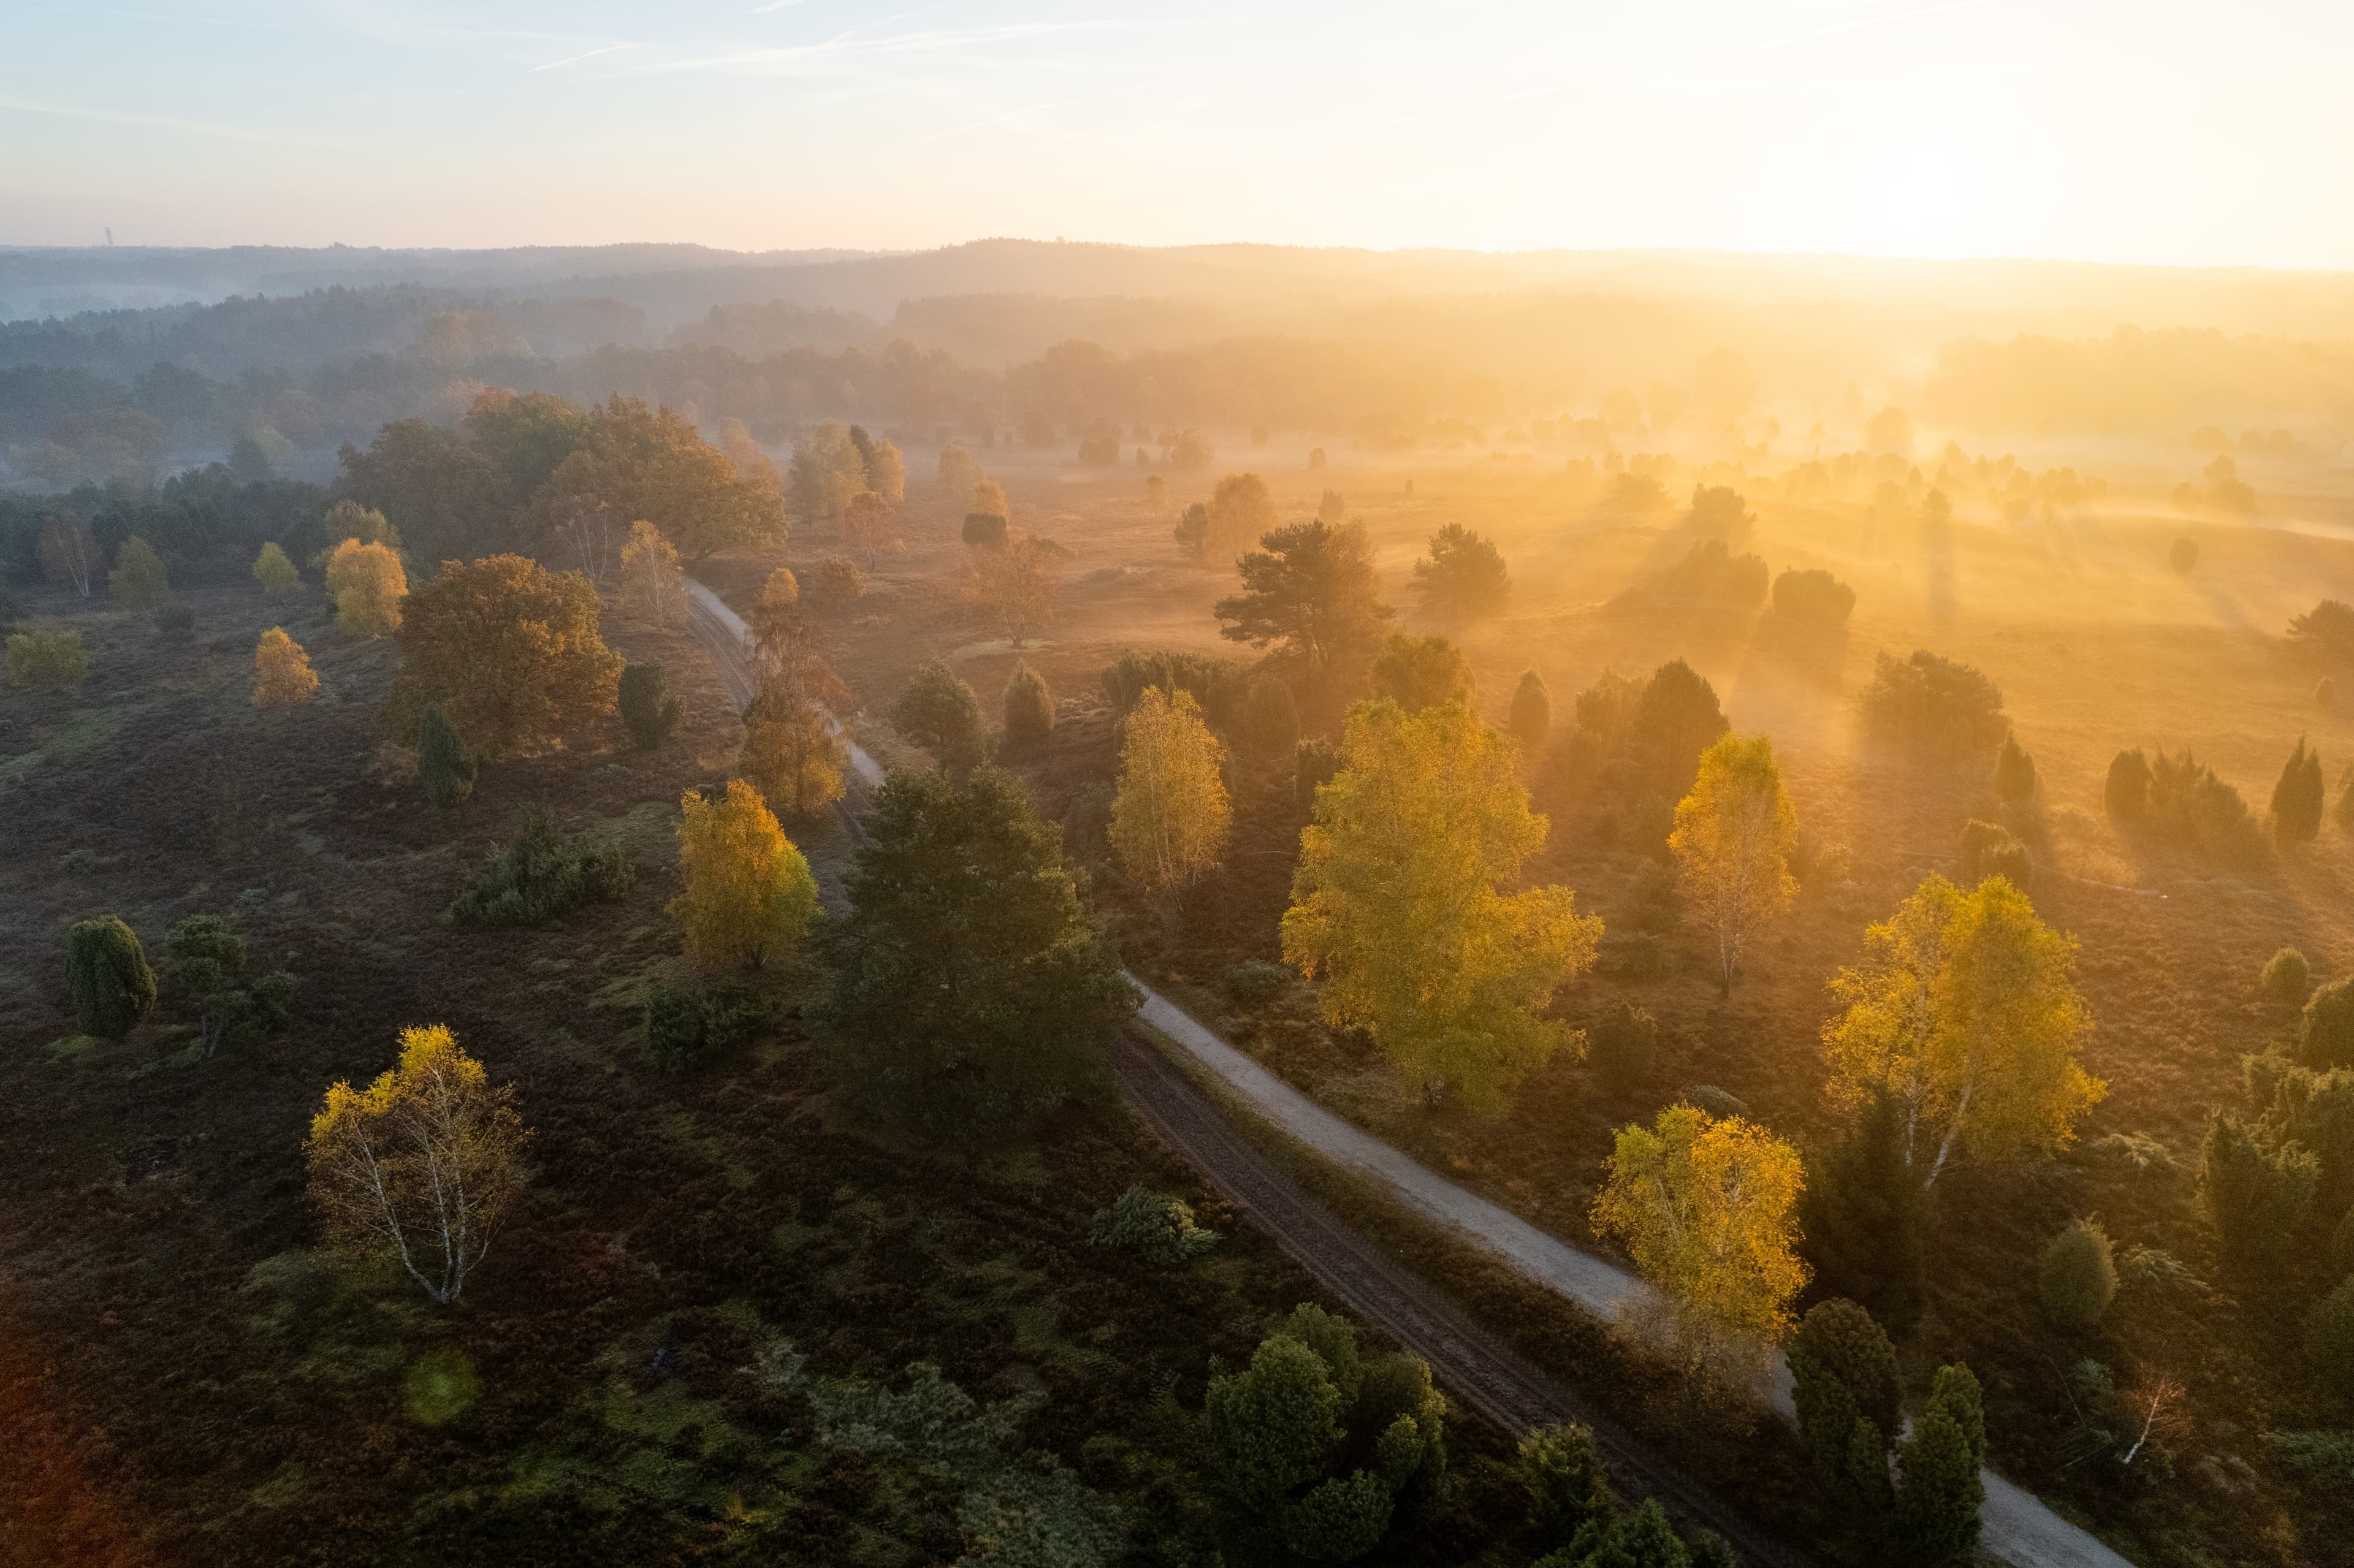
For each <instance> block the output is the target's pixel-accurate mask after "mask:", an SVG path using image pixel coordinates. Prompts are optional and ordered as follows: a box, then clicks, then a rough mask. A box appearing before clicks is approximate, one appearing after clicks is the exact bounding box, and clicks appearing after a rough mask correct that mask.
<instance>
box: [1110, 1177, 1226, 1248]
mask: <svg viewBox="0 0 2354 1568" xmlns="http://www.w3.org/2000/svg"><path fill="white" fill-rule="evenodd" d="M1218 1241H1219V1236H1218V1233H1217V1232H1215V1231H1213V1230H1204V1228H1203V1227H1201V1226H1200V1225H1197V1224H1194V1223H1193V1205H1192V1204H1190V1203H1188V1202H1185V1201H1184V1200H1182V1199H1181V1198H1172V1197H1169V1196H1167V1195H1166V1194H1165V1193H1161V1192H1152V1191H1150V1189H1148V1188H1145V1187H1141V1186H1136V1187H1130V1188H1129V1190H1128V1191H1127V1192H1122V1193H1121V1194H1120V1195H1119V1197H1118V1198H1116V1199H1114V1200H1113V1201H1112V1203H1111V1206H1110V1207H1108V1208H1104V1209H1098V1210H1097V1211H1096V1214H1095V1219H1094V1222H1093V1223H1092V1224H1089V1225H1088V1227H1087V1243H1088V1245H1091V1246H1117V1247H1124V1248H1126V1249H1127V1250H1128V1251H1129V1252H1132V1253H1135V1254H1136V1255H1138V1256H1139V1257H1141V1258H1142V1259H1144V1261H1145V1262H1147V1263H1149V1264H1150V1265H1152V1266H1154V1267H1155V1268H1178V1267H1182V1266H1183V1265H1185V1264H1188V1263H1191V1262H1193V1259H1195V1258H1197V1257H1199V1256H1201V1255H1203V1254H1204V1253H1205V1252H1207V1251H1209V1250H1210V1249H1211V1248H1212V1247H1214V1246H1215V1245H1218Z"/></svg>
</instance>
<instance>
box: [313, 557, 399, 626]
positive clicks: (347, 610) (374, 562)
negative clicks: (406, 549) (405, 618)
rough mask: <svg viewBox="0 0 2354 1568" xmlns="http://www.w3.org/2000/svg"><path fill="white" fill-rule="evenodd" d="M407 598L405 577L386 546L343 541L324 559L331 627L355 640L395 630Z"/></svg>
mask: <svg viewBox="0 0 2354 1568" xmlns="http://www.w3.org/2000/svg"><path fill="white" fill-rule="evenodd" d="M327 597H328V598H330V599H334V601H335V624H336V625H337V626H339V627H341V628H343V629H344V630H345V631H348V632H350V633H351V634H352V635H353V636H355V637H382V636H384V635H385V634H386V633H387V632H389V631H398V630H400V614H401V603H402V601H403V600H404V599H407V597H408V573H407V572H406V571H404V570H402V569H401V565H400V557H399V556H397V555H395V554H394V553H393V552H392V548H391V546H387V545H380V544H376V543H373V542H370V541H366V540H361V539H345V541H344V542H343V543H342V544H340V545H337V546H335V548H334V553H333V554H331V555H329V556H328V557H327Z"/></svg>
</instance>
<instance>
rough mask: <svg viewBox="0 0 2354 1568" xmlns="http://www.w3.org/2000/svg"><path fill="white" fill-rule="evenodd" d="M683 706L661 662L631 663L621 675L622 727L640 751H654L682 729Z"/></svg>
mask: <svg viewBox="0 0 2354 1568" xmlns="http://www.w3.org/2000/svg"><path fill="white" fill-rule="evenodd" d="M680 711H681V710H680V704H679V700H678V699H677V698H676V697H673V696H672V695H671V694H670V682H669V678H668V676H667V675H666V673H664V672H663V667H662V665H661V664H660V663H658V662H647V663H643V664H631V665H630V666H628V667H627V668H625V669H624V670H622V672H621V726H622V727H623V728H624V729H627V730H628V731H629V732H630V738H631V740H634V741H636V742H637V743H638V749H639V750H640V751H652V749H653V748H654V747H658V746H660V745H661V744H662V743H663V741H665V740H667V739H669V738H670V732H671V731H672V730H673V729H675V728H677V727H678V717H679V713H680Z"/></svg>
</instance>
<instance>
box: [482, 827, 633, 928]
mask: <svg viewBox="0 0 2354 1568" xmlns="http://www.w3.org/2000/svg"><path fill="white" fill-rule="evenodd" d="M636 881H637V866H636V865H635V864H634V863H632V862H631V859H630V857H629V856H628V855H627V854H626V853H623V852H622V851H621V849H620V847H619V846H618V845H615V844H610V843H607V842H602V841H601V840H598V839H595V838H590V837H587V836H579V837H572V838H567V837H566V836H565V834H564V832H563V830H562V829H561V828H559V827H558V826H557V821H556V808H555V807H553V806H546V805H542V806H534V807H532V808H530V809H529V810H526V811H525V813H524V820H523V828H522V831H521V832H517V833H516V834H515V836H514V838H512V839H510V840H508V841H507V842H506V843H505V844H504V845H502V846H501V847H500V848H499V850H498V851H497V853H494V854H493V855H492V856H491V858H490V860H489V862H488V863H486V864H485V865H484V866H483V867H482V874H481V875H479V876H477V877H475V878H474V880H473V881H472V883H470V884H468V885H467V886H466V888H465V890H464V891H463V892H461V893H460V894H459V895H458V896H457V897H456V898H454V899H452V900H451V902H450V907H449V908H448V909H446V910H444V911H443V912H442V915H441V918H442V920H443V921H444V922H445V923H446V924H449V925H451V926H455V927H459V928H460V929H461V930H493V929H501V928H507V927H518V926H543V925H546V923H547V922H548V921H550V920H553V919H555V918H556V917H557V916H559V915H561V914H563V913H565V912H566V911H567V910H568V909H571V908H573V907H575V906H578V905H581V904H586V903H588V902H590V901H592V900H593V901H595V902H598V903H601V904H613V903H618V902H619V901H620V900H621V899H623V898H625V897H627V896H628V895H629V892H630V888H631V885H633V884H634V883H635V882H636Z"/></svg>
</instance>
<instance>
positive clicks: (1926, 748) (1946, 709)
mask: <svg viewBox="0 0 2354 1568" xmlns="http://www.w3.org/2000/svg"><path fill="white" fill-rule="evenodd" d="M1863 718H1864V723H1865V725H1866V726H1869V727H1870V729H1871V730H1872V734H1873V735H1875V736H1879V737H1880V738H1881V739H1882V740H1885V741H1888V742H1890V743H1891V744H1893V745H1895V746H1897V747H1901V748H1903V749H1904V750H1907V751H1912V752H1916V753H1921V754H1925V755H1935V756H1946V757H1955V756H1966V755H1968V754H1970V753H1973V752H1977V753H1983V752H1985V751H1987V750H1988V749H1989V748H1991V747H1995V746H1997V745H1999V744H2000V743H2001V741H2002V739H2003V737H2004V736H2005V735H2007V734H2008V733H2009V728H2010V725H2009V720H2008V719H2006V718H2005V717H2004V716H2003V711H2002V689H2001V688H2000V687H1999V686H1997V685H1996V684H1995V683H1993V682H1992V681H1990V680H1988V679H1987V677H1986V676H1985V675H1984V674H1983V673H1980V672H1978V670H1976V669H1973V668H1972V667H1971V666H1969V665H1967V664H1964V663H1961V662H1957V661H1956V660H1952V659H1946V658H1941V657H1939V656H1938V655H1937V654H1935V653H1932V652H1929V651H1928V650H1927V649H1925V648H1924V649H1918V650H1915V651H1914V654H1913V656H1912V657H1911V658H1910V659H1899V658H1896V657H1895V656H1894V655H1893V654H1888V653H1882V654H1881V655H1880V656H1879V658H1878V659H1877V660H1876V661H1875V662H1874V664H1873V667H1872V686H1871V688H1870V689H1869V690H1868V691H1866V692H1865V693H1864V694H1863Z"/></svg>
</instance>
